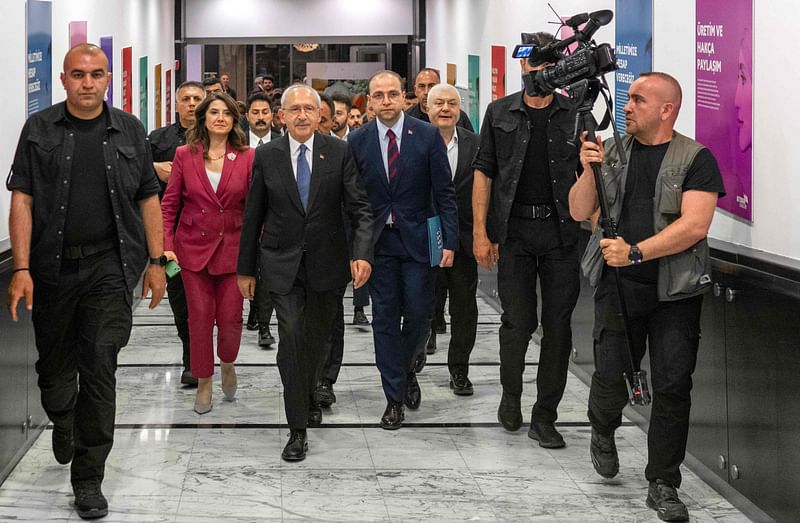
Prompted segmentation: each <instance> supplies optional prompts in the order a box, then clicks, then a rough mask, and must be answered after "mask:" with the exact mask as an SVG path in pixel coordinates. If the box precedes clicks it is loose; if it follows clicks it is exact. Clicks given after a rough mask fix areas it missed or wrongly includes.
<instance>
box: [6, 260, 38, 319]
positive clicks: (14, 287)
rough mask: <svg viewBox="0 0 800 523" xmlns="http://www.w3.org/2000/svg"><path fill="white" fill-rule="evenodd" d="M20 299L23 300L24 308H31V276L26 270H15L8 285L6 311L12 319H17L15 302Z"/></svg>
mask: <svg viewBox="0 0 800 523" xmlns="http://www.w3.org/2000/svg"><path fill="white" fill-rule="evenodd" d="M21 299H24V300H25V308H26V309H28V310H32V309H33V278H31V273H30V272H28V271H19V272H15V273H14V275H13V276H12V277H11V283H10V284H9V286H8V311H9V312H10V313H11V319H12V320H14V321H17V320H18V319H19V318H17V304H18V303H19V300H21Z"/></svg>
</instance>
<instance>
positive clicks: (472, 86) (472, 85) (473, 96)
mask: <svg viewBox="0 0 800 523" xmlns="http://www.w3.org/2000/svg"><path fill="white" fill-rule="evenodd" d="M480 66H481V57H480V56H478V55H476V54H471V55H467V89H468V90H469V92H470V98H469V105H468V106H467V115H468V116H469V119H470V122H471V123H472V127H474V128H475V132H476V133H478V132H480V125H481V122H480V120H481V117H480V98H479V93H480V87H481V85H480V83H481V82H480V78H481V76H480V70H481V67H480Z"/></svg>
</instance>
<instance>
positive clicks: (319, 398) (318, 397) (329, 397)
mask: <svg viewBox="0 0 800 523" xmlns="http://www.w3.org/2000/svg"><path fill="white" fill-rule="evenodd" d="M314 401H316V402H317V404H318V405H319V406H320V407H323V408H326V409H327V408H329V407H330V406H331V405H333V404H334V403H336V394H334V393H333V383H331V380H329V379H328V378H323V379H322V380H320V381H319V383H317V389H316V390H315V391H314Z"/></svg>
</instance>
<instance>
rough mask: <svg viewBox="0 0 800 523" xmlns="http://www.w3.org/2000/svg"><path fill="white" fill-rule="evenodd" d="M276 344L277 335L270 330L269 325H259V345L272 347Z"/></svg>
mask: <svg viewBox="0 0 800 523" xmlns="http://www.w3.org/2000/svg"><path fill="white" fill-rule="evenodd" d="M273 345H275V337H274V336H273V335H272V333H271V332H270V331H269V325H267V326H266V327H261V326H259V327H258V346H259V347H264V348H270V347H271V346H273Z"/></svg>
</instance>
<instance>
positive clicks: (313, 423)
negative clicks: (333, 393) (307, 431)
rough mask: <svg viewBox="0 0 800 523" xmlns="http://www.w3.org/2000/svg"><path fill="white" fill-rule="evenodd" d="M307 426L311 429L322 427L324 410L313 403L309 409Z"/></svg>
mask: <svg viewBox="0 0 800 523" xmlns="http://www.w3.org/2000/svg"><path fill="white" fill-rule="evenodd" d="M306 424H307V425H308V426H309V427H319V426H320V425H322V409H320V408H319V405H317V404H314V403H312V404H311V406H310V407H308V420H307V422H306Z"/></svg>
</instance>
